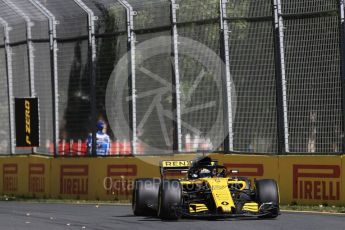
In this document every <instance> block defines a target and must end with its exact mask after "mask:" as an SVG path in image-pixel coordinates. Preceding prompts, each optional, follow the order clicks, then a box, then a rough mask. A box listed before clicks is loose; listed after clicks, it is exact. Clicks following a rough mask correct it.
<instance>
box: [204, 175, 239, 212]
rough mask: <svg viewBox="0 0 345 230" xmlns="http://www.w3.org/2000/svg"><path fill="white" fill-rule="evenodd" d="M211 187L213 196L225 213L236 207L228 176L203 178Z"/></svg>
mask: <svg viewBox="0 0 345 230" xmlns="http://www.w3.org/2000/svg"><path fill="white" fill-rule="evenodd" d="M202 180H203V181H205V182H207V183H208V185H209V186H210V188H211V192H212V196H213V199H214V202H215V204H216V207H217V208H221V210H222V211H223V212H224V213H231V208H235V204H234V201H233V200H232V197H231V194H230V190H229V188H228V180H229V179H228V178H202Z"/></svg>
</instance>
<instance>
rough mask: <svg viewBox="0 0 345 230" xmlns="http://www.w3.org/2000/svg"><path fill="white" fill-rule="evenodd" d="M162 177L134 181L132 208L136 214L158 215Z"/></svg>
mask: <svg viewBox="0 0 345 230" xmlns="http://www.w3.org/2000/svg"><path fill="white" fill-rule="evenodd" d="M159 185H160V179H152V178H144V179H136V180H135V181H134V188H133V197H132V209H133V213H134V215H136V216H156V215H157V208H158V192H159Z"/></svg>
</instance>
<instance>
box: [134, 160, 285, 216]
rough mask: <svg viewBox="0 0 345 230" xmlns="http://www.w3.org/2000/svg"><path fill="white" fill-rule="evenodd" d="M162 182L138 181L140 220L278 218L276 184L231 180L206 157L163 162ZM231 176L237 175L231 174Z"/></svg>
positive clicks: (136, 203)
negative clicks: (181, 175)
mask: <svg viewBox="0 0 345 230" xmlns="http://www.w3.org/2000/svg"><path fill="white" fill-rule="evenodd" d="M160 171H161V178H156V179H154V178H141V179H136V180H135V184H134V190H133V199H132V208H133V212H134V215H137V216H148V215H150V216H158V217H160V218H162V219H166V220H177V219H179V218H180V217H198V218H202V217H206V218H228V217H259V218H275V217H277V216H278V215H279V214H280V211H279V191H278V186H277V183H276V182H275V181H274V180H271V179H263V180H255V183H254V188H252V186H251V182H250V180H249V179H248V178H245V177H237V176H228V175H229V173H228V172H227V170H226V168H225V167H224V166H220V165H219V164H218V162H217V161H213V160H211V158H209V157H204V158H202V159H199V160H196V161H162V162H161V166H160ZM177 172H180V173H181V172H185V173H186V178H185V179H166V175H167V174H169V173H170V174H171V173H175V174H176V173H177ZM230 173H231V174H232V175H236V173H238V171H237V170H231V172H230Z"/></svg>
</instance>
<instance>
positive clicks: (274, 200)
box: [255, 179, 279, 218]
mask: <svg viewBox="0 0 345 230" xmlns="http://www.w3.org/2000/svg"><path fill="white" fill-rule="evenodd" d="M255 188H256V201H257V202H258V204H259V206H261V205H262V204H264V203H271V204H272V205H273V206H275V207H276V208H274V209H269V210H268V212H269V213H268V214H267V215H264V216H262V218H276V217H277V216H278V215H279V191H278V186H277V183H276V182H275V181H274V180H270V179H265V180H258V181H256V182H255Z"/></svg>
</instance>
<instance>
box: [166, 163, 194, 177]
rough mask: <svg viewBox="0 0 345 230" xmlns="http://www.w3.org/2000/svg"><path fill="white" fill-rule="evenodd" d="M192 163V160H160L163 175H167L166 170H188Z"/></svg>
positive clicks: (181, 171)
mask: <svg viewBox="0 0 345 230" xmlns="http://www.w3.org/2000/svg"><path fill="white" fill-rule="evenodd" d="M191 165H192V161H185V160H182V161H179V160H174V161H169V160H167V161H161V162H160V173H161V176H165V174H166V172H180V173H183V172H184V171H186V172H187V171H188V169H189V168H190V166H191Z"/></svg>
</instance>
